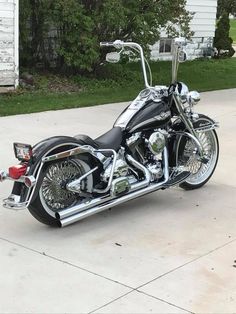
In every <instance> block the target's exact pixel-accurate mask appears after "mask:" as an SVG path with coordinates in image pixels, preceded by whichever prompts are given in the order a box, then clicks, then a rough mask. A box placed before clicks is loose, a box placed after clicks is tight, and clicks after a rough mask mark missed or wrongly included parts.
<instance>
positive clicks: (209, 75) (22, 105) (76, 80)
mask: <svg viewBox="0 0 236 314" xmlns="http://www.w3.org/2000/svg"><path fill="white" fill-rule="evenodd" d="M113 66H118V67H119V69H120V71H121V73H122V75H123V77H122V79H115V78H114V77H113V78H112V73H113V72H114V71H115V67H113ZM108 67H110V65H109V66H108ZM123 67H124V66H121V65H112V68H111V69H110V68H108V72H107V73H110V74H109V75H110V76H111V77H109V78H108V79H105V78H104V79H102V78H100V79H94V78H90V79H89V78H87V79H84V78H81V77H73V78H70V79H67V81H69V83H70V80H71V82H73V84H74V85H75V84H77V85H78V86H80V87H81V88H80V89H79V90H78V91H73V92H61V91H60V89H59V91H58V90H57V91H53V92H52V91H51V90H50V89H49V88H48V85H49V83H50V82H49V80H48V79H47V78H46V77H44V76H40V79H39V80H38V81H40V82H41V83H40V84H38V86H37V87H35V88H34V89H33V90H30V91H29V90H19V91H17V92H15V93H12V94H9V95H0V116H6V115H14V114H23V113H31V112H40V111H46V110H57V109H66V108H78V107H85V106H94V105H98V104H106V103H112V102H120V101H129V100H131V99H133V98H134V97H135V96H136V95H137V93H138V92H139V91H140V90H141V89H142V88H143V81H142V76H141V72H140V65H139V64H137V63H130V64H128V65H126V66H125V68H123ZM151 68H152V71H153V84H155V85H158V84H160V85H168V84H169V83H170V80H171V63H170V62H155V63H154V62H153V63H152V64H151ZM109 75H108V76H109ZM104 77H106V76H104ZM116 77H119V78H120V76H118V75H117V76H116ZM56 79H58V77H56V76H55V77H54V76H52V77H51V80H54V81H55V80H56ZM179 80H180V81H183V82H185V83H187V85H188V86H189V88H190V89H191V90H194V89H196V90H198V91H210V90H218V89H226V88H236V58H232V59H221V60H195V61H188V62H186V63H184V64H181V65H180V68H179ZM42 82H43V83H42Z"/></svg>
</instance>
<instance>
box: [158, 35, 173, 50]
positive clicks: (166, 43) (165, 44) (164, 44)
mask: <svg viewBox="0 0 236 314" xmlns="http://www.w3.org/2000/svg"><path fill="white" fill-rule="evenodd" d="M171 46H172V39H169V38H164V39H161V40H160V47H159V52H160V53H171Z"/></svg>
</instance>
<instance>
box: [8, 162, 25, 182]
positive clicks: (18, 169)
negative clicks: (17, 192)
mask: <svg viewBox="0 0 236 314" xmlns="http://www.w3.org/2000/svg"><path fill="white" fill-rule="evenodd" d="M26 171H27V165H16V166H12V167H10V168H9V177H11V178H12V179H15V180H17V179H19V178H20V177H21V176H23V175H25V174H26Z"/></svg>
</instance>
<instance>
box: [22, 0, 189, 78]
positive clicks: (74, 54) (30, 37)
mask: <svg viewBox="0 0 236 314" xmlns="http://www.w3.org/2000/svg"><path fill="white" fill-rule="evenodd" d="M185 6H186V0H177V1H172V0H165V1H156V0H103V1H98V0H66V1H65V0H57V1H54V0H20V21H21V22H20V23H21V26H20V27H21V29H20V33H21V35H20V45H21V64H24V65H25V66H27V65H32V64H38V65H40V66H44V67H46V68H48V66H57V67H58V68H59V69H60V71H61V72H65V71H67V72H69V73H72V74H73V73H77V72H78V71H79V72H80V73H81V74H83V73H84V72H92V71H95V70H96V69H97V67H98V66H99V64H100V62H101V61H102V60H103V58H104V54H105V53H106V49H104V50H101V49H100V47H99V42H100V41H113V40H115V39H121V40H132V41H137V42H139V43H140V44H142V46H144V47H145V48H146V52H147V51H148V45H149V44H150V45H151V44H154V43H155V42H156V41H157V40H158V39H159V34H160V30H161V28H162V27H164V26H166V25H167V24H168V25H169V26H168V30H169V32H170V33H171V34H172V35H173V34H174V33H177V31H175V29H174V27H173V26H175V25H178V29H181V32H182V34H181V35H183V34H185V35H190V34H191V32H190V29H189V21H190V20H191V16H192V15H191V14H190V13H189V12H188V11H186V9H185ZM179 26H180V28H179Z"/></svg>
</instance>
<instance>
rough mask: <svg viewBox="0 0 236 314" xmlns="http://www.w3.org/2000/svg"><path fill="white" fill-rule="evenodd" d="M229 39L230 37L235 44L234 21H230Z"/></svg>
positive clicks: (235, 25) (235, 30)
mask: <svg viewBox="0 0 236 314" xmlns="http://www.w3.org/2000/svg"><path fill="white" fill-rule="evenodd" d="M229 35H230V37H232V39H233V41H234V43H235V44H236V19H235V20H230V33H229Z"/></svg>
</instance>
